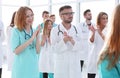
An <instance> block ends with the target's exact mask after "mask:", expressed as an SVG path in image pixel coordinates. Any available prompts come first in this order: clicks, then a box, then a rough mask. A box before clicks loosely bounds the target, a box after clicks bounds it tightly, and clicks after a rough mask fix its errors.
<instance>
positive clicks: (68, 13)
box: [61, 12, 75, 15]
mask: <svg viewBox="0 0 120 78" xmlns="http://www.w3.org/2000/svg"><path fill="white" fill-rule="evenodd" d="M74 13H75V12H67V13H61V14H62V15H73V14H74Z"/></svg>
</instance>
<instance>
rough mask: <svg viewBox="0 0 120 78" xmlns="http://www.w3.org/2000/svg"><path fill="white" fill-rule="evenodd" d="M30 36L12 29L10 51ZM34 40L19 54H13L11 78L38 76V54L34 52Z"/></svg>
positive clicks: (37, 77) (32, 77) (36, 77)
mask: <svg viewBox="0 0 120 78" xmlns="http://www.w3.org/2000/svg"><path fill="white" fill-rule="evenodd" d="M29 38H30V37H29V36H28V35H26V34H25V32H24V31H19V30H18V29H17V28H14V29H13V30H12V37H11V47H12V51H13V52H14V50H15V49H16V48H17V47H18V46H20V45H21V44H23V43H25V42H26V41H27V40H28V39H29ZM35 45H36V40H34V41H33V42H32V43H31V44H30V45H29V46H28V47H26V48H25V49H24V50H23V51H22V52H21V53H20V54H18V55H15V56H14V57H15V58H14V64H13V68H12V78H39V70H38V56H37V53H36V48H35Z"/></svg>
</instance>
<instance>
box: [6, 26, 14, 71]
mask: <svg viewBox="0 0 120 78" xmlns="http://www.w3.org/2000/svg"><path fill="white" fill-rule="evenodd" d="M11 33H12V27H11V26H8V27H7V64H8V70H9V71H11V70H12V65H13V59H14V53H13V52H12V50H11V46H10V39H11Z"/></svg>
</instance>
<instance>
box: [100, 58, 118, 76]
mask: <svg viewBox="0 0 120 78" xmlns="http://www.w3.org/2000/svg"><path fill="white" fill-rule="evenodd" d="M108 64H109V61H108V59H107V58H106V59H105V60H103V61H102V62H101V63H100V64H99V66H98V70H99V75H100V78H120V61H119V62H118V63H117V64H116V67H113V68H112V69H110V70H108V69H107V66H108ZM116 68H117V69H116Z"/></svg>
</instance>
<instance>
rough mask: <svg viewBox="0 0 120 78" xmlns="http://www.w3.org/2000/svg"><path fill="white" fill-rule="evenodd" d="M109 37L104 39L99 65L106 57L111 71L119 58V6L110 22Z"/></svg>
mask: <svg viewBox="0 0 120 78" xmlns="http://www.w3.org/2000/svg"><path fill="white" fill-rule="evenodd" d="M111 23H112V24H111V26H110V31H109V33H108V34H109V36H108V38H107V39H106V41H105V42H106V44H105V45H104V47H103V49H102V51H101V55H100V58H99V63H100V62H102V60H104V59H105V58H106V57H108V58H107V59H108V60H109V64H108V69H111V68H112V67H114V66H115V64H116V63H117V62H118V60H119V57H120V4H119V5H117V6H116V8H115V11H114V14H113V19H112V22H111Z"/></svg>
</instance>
